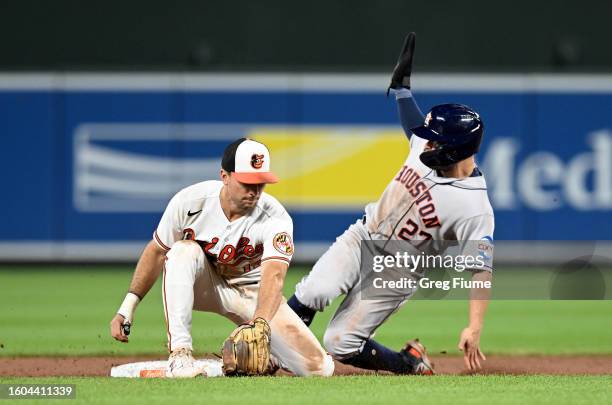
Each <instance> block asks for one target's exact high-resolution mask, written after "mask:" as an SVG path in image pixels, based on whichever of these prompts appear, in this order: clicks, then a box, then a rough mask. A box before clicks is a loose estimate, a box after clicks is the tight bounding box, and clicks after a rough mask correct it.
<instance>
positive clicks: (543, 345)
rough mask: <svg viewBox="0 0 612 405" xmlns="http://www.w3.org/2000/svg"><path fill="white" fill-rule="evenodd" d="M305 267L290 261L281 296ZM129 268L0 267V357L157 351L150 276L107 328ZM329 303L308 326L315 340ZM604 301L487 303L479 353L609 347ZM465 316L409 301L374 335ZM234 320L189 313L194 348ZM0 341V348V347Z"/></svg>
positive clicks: (425, 329) (396, 337)
mask: <svg viewBox="0 0 612 405" xmlns="http://www.w3.org/2000/svg"><path fill="white" fill-rule="evenodd" d="M304 271H305V269H297V270H296V269H292V270H291V271H290V272H289V275H288V278H287V281H286V283H285V295H286V296H290V295H291V294H292V293H293V286H294V285H295V283H296V282H297V281H298V280H299V278H300V277H301V276H303V274H304ZM131 272H132V268H130V267H127V266H126V267H104V266H83V267H80V268H76V267H70V268H66V267H61V266H55V267H44V268H40V267H37V268H28V267H21V266H17V267H7V266H5V267H2V268H0V356H22V355H28V356H34V355H92V354H114V355H134V354H158V355H162V356H163V355H164V354H165V340H166V337H165V327H164V316H163V308H162V302H161V291H160V285H159V283H158V284H157V285H156V286H155V287H154V288H153V289H152V291H151V292H150V293H149V295H148V296H147V297H146V298H145V300H144V301H143V302H142V303H141V304H140V306H139V308H138V311H137V314H136V320H135V324H134V328H133V333H132V335H131V337H130V340H131V342H130V343H129V344H122V343H119V342H115V341H114V340H112V339H111V338H110V336H109V331H108V323H109V321H110V319H111V318H112V316H113V315H114V313H115V311H116V309H117V307H118V306H119V304H120V303H121V300H122V299H123V297H124V295H125V292H126V290H127V287H128V285H129V281H130V278H131ZM338 303H339V301H338V300H337V302H335V303H334V305H332V307H330V308H328V309H327V310H326V312H324V313H323V314H318V315H317V317H316V319H315V322H314V324H313V330H314V332H315V334H316V335H317V336H318V337H319V338H321V337H322V336H323V331H324V329H325V326H326V325H327V322H328V321H329V319H330V317H331V316H332V314H333V311H334V309H335V307H336V305H337V304H338ZM611 314H612V301H492V302H491V304H490V309H489V313H488V314H487V319H486V325H485V330H484V332H483V336H482V347H483V349H484V351H485V353H487V354H492V353H500V354H501V353H506V354H522V353H541V354H564V353H568V354H569V353H584V354H594V353H608V354H609V353H612V316H611ZM466 322H467V303H466V302H465V301H422V300H421V301H419V300H414V301H409V302H408V303H407V304H406V305H404V306H403V307H402V309H401V310H400V311H399V312H398V313H397V314H395V315H393V316H392V317H391V318H390V319H389V320H388V322H387V323H385V324H384V325H383V326H382V327H381V328H380V329H379V330H378V331H377V335H376V338H377V340H379V341H380V342H382V343H385V344H387V345H389V346H391V347H399V346H401V344H402V343H404V341H406V340H407V339H408V338H412V337H417V336H418V337H420V338H421V339H422V340H423V341H424V342H425V343H426V345H427V346H428V348H429V350H430V352H432V353H436V352H439V351H443V350H446V351H448V352H449V353H458V351H457V350H456V349H455V347H456V343H457V339H458V335H459V332H460V330H461V329H462V328H463V327H464V326H465V325H466ZM232 329H233V326H232V325H231V324H230V322H229V321H227V320H226V319H225V318H222V317H221V316H218V315H215V314H205V313H196V314H195V316H194V322H193V336H194V344H195V346H196V349H197V351H199V352H200V353H202V352H212V351H218V350H219V347H220V345H221V342H222V341H223V340H224V339H225V338H226V337H227V335H228V334H229V333H230V332H231V330H232ZM2 346H3V347H2Z"/></svg>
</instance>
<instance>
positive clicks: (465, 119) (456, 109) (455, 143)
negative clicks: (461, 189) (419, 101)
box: [412, 104, 484, 169]
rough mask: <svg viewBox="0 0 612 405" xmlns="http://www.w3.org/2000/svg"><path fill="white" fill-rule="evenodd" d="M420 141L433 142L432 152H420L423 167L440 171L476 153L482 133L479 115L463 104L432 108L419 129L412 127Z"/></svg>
mask: <svg viewBox="0 0 612 405" xmlns="http://www.w3.org/2000/svg"><path fill="white" fill-rule="evenodd" d="M412 132H414V134H415V135H416V136H418V137H419V138H424V139H427V140H429V141H434V142H436V144H435V147H434V149H433V150H429V151H426V152H423V153H421V156H420V159H421V162H423V164H425V165H426V166H428V167H430V168H432V169H440V168H444V167H448V166H450V165H452V164H455V163H457V162H459V161H461V160H463V159H465V158H468V157H470V156H472V155H473V154H475V153H476V152H478V149H479V148H480V141H481V140H482V135H483V133H484V126H483V123H482V120H481V119H480V115H478V113H477V112H476V111H474V110H472V109H471V108H470V107H468V106H466V105H463V104H440V105H437V106H435V107H433V108H432V109H431V111H429V113H427V116H426V117H425V122H424V123H423V125H421V126H420V127H416V128H412Z"/></svg>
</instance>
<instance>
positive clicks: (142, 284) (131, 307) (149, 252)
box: [110, 240, 166, 343]
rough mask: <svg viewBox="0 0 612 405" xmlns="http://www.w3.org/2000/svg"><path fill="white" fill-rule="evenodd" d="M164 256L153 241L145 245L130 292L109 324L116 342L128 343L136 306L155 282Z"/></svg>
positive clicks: (164, 252) (162, 250)
mask: <svg viewBox="0 0 612 405" xmlns="http://www.w3.org/2000/svg"><path fill="white" fill-rule="evenodd" d="M165 256H166V251H165V250H164V249H162V248H161V247H160V246H159V245H158V244H157V243H156V242H155V241H153V240H152V241H150V242H149V243H148V244H147V246H146V247H145V249H144V251H143V252H142V254H141V255H140V259H139V260H138V264H136V270H134V275H133V276H132V282H131V283H130V290H129V292H128V294H127V296H126V297H125V299H124V301H123V303H122V304H121V307H120V308H119V310H118V311H117V314H116V315H115V316H114V317H113V319H112V320H111V323H110V332H111V336H112V337H113V338H115V339H116V340H118V341H120V342H126V343H127V342H128V337H127V335H128V334H129V326H130V325H131V323H132V320H133V318H134V311H135V310H136V306H137V305H138V303H139V302H140V300H142V299H143V298H144V296H145V295H147V293H148V292H149V290H150V289H151V287H153V284H155V281H157V279H158V277H159V274H160V273H161V270H162V268H163V265H164V260H165ZM125 325H128V326H127V327H126V326H125Z"/></svg>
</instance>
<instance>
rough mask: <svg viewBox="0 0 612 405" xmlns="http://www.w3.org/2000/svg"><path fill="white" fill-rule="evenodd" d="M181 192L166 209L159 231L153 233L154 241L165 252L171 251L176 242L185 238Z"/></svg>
mask: <svg viewBox="0 0 612 405" xmlns="http://www.w3.org/2000/svg"><path fill="white" fill-rule="evenodd" d="M180 208H181V204H180V192H179V193H177V194H176V195H175V196H174V197H172V199H171V200H170V202H169V203H168V206H167V207H166V210H165V211H164V214H163V215H162V217H161V219H160V221H159V225H157V229H156V230H155V232H153V240H155V242H157V244H158V245H159V246H160V247H161V248H162V249H164V250H170V248H171V247H172V245H173V244H174V242H176V241H178V240H180V239H181V238H182V236H183V226H182V211H181V209H180Z"/></svg>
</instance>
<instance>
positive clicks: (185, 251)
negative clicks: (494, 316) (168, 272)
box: [167, 240, 203, 259]
mask: <svg viewBox="0 0 612 405" xmlns="http://www.w3.org/2000/svg"><path fill="white" fill-rule="evenodd" d="M202 254H203V252H202V248H201V247H200V245H198V244H197V242H194V241H192V240H179V241H177V242H175V243H174V244H173V245H172V248H171V249H170V251H169V252H168V254H167V256H168V258H172V257H186V258H190V259H197V258H199V256H200V255H202Z"/></svg>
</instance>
